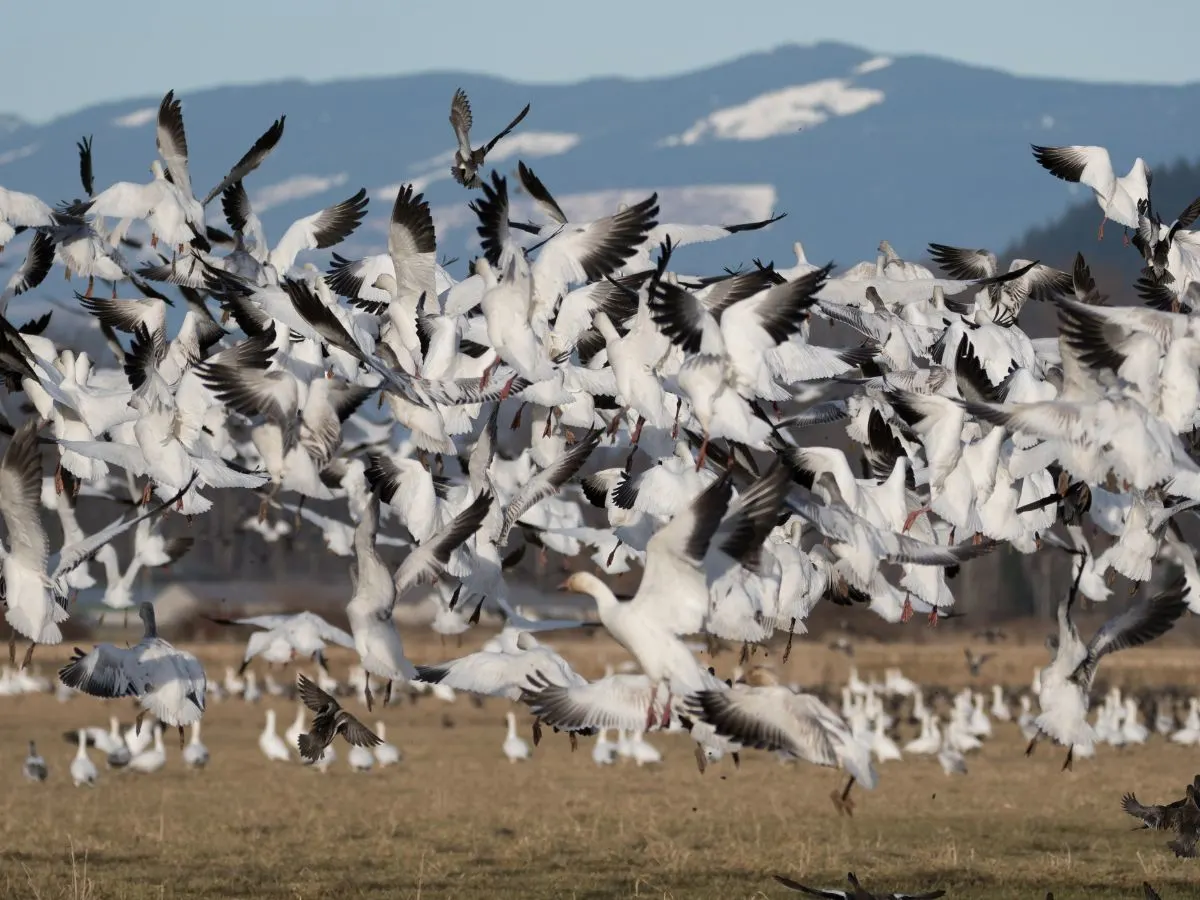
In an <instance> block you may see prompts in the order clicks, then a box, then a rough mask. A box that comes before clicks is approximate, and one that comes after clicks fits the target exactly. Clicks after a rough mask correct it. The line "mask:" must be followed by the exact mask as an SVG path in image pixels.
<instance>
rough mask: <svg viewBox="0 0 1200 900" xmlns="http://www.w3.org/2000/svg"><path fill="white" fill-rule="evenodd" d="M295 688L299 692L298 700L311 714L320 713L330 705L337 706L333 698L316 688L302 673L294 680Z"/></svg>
mask: <svg viewBox="0 0 1200 900" xmlns="http://www.w3.org/2000/svg"><path fill="white" fill-rule="evenodd" d="M296 687H297V688H298V689H299V691H300V699H301V700H302V701H303V702H304V705H305V706H307V707H308V708H309V709H311V710H312V711H313V712H320V711H321V710H323V709H325V708H326V707H327V706H328V705H329V704H330V703H332V704H333V705H334V706H337V705H338V702H337V701H336V700H334V699H333V697H331V696H329V694H327V693H325V692H324V691H323V690H321V689H320V688H319V687H317V686H316V685H315V684H314V683H313V682H312V681H311V680H310V679H309V678H308V676H307V675H305V674H304V673H301V674H300V676H299V677H298V678H297V679H296Z"/></svg>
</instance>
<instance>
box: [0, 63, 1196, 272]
mask: <svg viewBox="0 0 1200 900" xmlns="http://www.w3.org/2000/svg"><path fill="white" fill-rule="evenodd" d="M460 85H461V86H463V87H465V88H466V89H467V91H468V92H469V94H470V97H471V101H472V105H473V107H474V112H475V121H476V126H477V127H476V129H475V134H474V138H475V140H476V142H477V143H478V142H482V141H484V140H487V139H488V138H490V137H491V135H492V134H494V133H495V130H498V129H499V128H500V127H502V126H503V125H504V124H505V123H507V122H508V120H509V119H510V118H511V117H512V116H513V115H514V114H515V113H516V112H517V111H518V110H519V109H520V108H521V107H522V106H523V105H524V104H525V103H527V102H528V103H531V104H532V110H531V112H530V114H529V116H528V117H527V118H526V119H525V121H524V122H523V123H522V124H521V125H520V126H519V127H518V129H517V131H516V132H515V133H514V134H513V135H512V136H511V137H510V138H509V139H507V140H506V141H505V142H503V143H502V144H500V145H498V146H497V147H496V149H495V150H494V151H493V153H492V155H491V158H490V160H489V161H490V162H493V163H495V164H496V165H497V166H499V167H500V168H501V170H502V171H504V172H510V171H512V170H514V169H515V168H516V162H517V158H521V159H523V160H525V161H526V162H527V163H528V164H530V165H531V166H532V167H533V168H534V170H535V171H536V172H537V174H538V175H539V176H540V177H541V179H542V180H543V181H544V182H545V183H546V185H547V186H548V187H549V188H550V189H551V190H552V191H553V192H554V193H555V195H556V196H557V197H558V198H559V200H560V202H561V205H562V206H563V207H564V208H565V209H566V211H567V212H568V214H569V215H571V216H572V217H581V218H588V217H594V216H598V215H602V214H605V213H608V212H611V211H614V209H615V207H616V204H617V203H618V202H619V201H621V200H631V199H640V198H642V197H644V196H645V195H647V194H648V193H650V192H651V191H658V192H659V198H660V204H661V207H662V215H663V217H664V220H667V221H687V222H720V223H732V222H737V221H743V220H748V219H759V218H764V217H766V216H768V215H769V214H771V213H772V212H780V211H786V212H787V213H788V214H789V217H788V218H787V219H785V220H784V221H783V222H781V223H780V224H779V225H776V226H773V227H772V228H771V229H770V230H769V231H766V232H762V233H758V234H753V235H748V236H738V237H735V238H732V239H730V240H729V241H727V242H724V243H722V244H721V245H718V247H719V249H718V247H714V248H712V249H711V250H700V249H696V248H693V249H692V251H691V252H692V253H706V254H709V255H708V256H706V257H704V258H703V259H702V260H701V258H700V257H684V258H683V260H682V262H683V263H684V264H687V263H688V261H689V259H690V260H693V261H698V262H700V264H703V265H707V266H709V267H717V266H719V265H723V264H736V263H738V262H744V261H746V259H747V258H748V257H750V256H761V257H763V258H774V259H775V260H777V261H778V262H780V263H781V264H782V263H786V262H788V261H790V259H791V258H792V249H791V248H792V242H793V241H794V240H797V239H800V240H802V241H803V242H804V244H805V248H806V250H807V253H808V255H809V256H810V257H811V258H812V259H814V260H826V259H834V260H836V261H838V262H839V263H841V264H843V265H848V264H850V263H853V262H855V261H857V260H860V259H865V258H873V257H874V254H875V248H876V245H877V243H878V242H879V240H880V239H882V238H887V239H888V240H890V241H891V242H892V244H893V245H894V246H895V247H896V248H897V250H898V251H899V252H900V253H901V254H903V255H905V256H909V257H911V258H919V257H920V256H921V255H922V253H923V250H924V247H925V245H926V244H927V243H928V242H929V241H939V242H945V243H956V244H962V245H970V246H981V247H1004V246H1007V245H1009V244H1011V243H1013V242H1014V241H1016V240H1017V239H1018V238H1019V237H1020V236H1021V235H1022V234H1024V233H1025V232H1026V231H1027V229H1029V228H1030V226H1032V225H1036V224H1039V223H1046V222H1049V221H1052V220H1053V219H1055V218H1056V217H1058V216H1060V215H1061V214H1062V213H1063V212H1064V211H1065V210H1066V209H1067V208H1068V207H1069V206H1070V205H1071V203H1072V202H1074V201H1080V200H1083V199H1084V198H1087V197H1089V196H1090V195H1089V194H1088V192H1087V189H1086V188H1083V189H1081V188H1078V187H1076V186H1070V185H1066V184H1064V183H1063V182H1060V181H1057V180H1055V179H1054V178H1052V177H1051V176H1050V175H1049V174H1048V173H1046V172H1044V171H1042V170H1041V169H1040V168H1039V167H1038V165H1037V164H1036V163H1035V162H1034V160H1033V159H1032V157H1031V154H1030V152H1029V144H1030V143H1039V144H1071V143H1087V144H1101V145H1105V146H1107V147H1108V148H1109V149H1110V151H1111V153H1112V156H1113V159H1114V160H1115V162H1116V165H1117V166H1118V167H1119V168H1122V170H1124V168H1127V167H1128V165H1129V164H1130V163H1131V162H1132V160H1133V157H1134V156H1135V155H1141V156H1143V157H1145V158H1146V159H1147V161H1148V162H1149V163H1150V164H1151V165H1152V166H1153V165H1156V164H1160V163H1163V162H1165V161H1168V160H1176V159H1178V158H1181V157H1185V156H1187V155H1189V154H1192V153H1194V151H1193V149H1192V148H1194V147H1195V146H1197V145H1200V140H1198V139H1200V85H1188V86H1183V87H1163V86H1125V85H1116V84H1108V85H1101V84H1083V83H1074V82H1070V81H1062V80H1050V79H1041V78H1024V77H1017V76H1013V75H1010V74H1006V73H1003V72H999V71H994V70H990V69H985V68H979V67H973V66H968V65H962V64H959V63H955V62H949V61H946V60H942V59H936V58H932V57H928V56H906V57H897V58H895V59H886V58H882V57H877V56H873V55H872V54H870V53H869V52H867V51H865V50H862V49H859V48H856V47H851V46H847V45H843V44H836V43H819V44H815V45H812V46H785V47H781V48H779V49H776V50H774V51H771V52H765V53H758V54H754V55H751V56H747V57H744V58H741V59H737V60H734V61H732V62H727V63H723V64H720V65H716V66H711V67H709V68H705V69H702V70H699V71H694V72H688V73H685V74H680V75H674V76H670V77H665V78H654V79H646V80H636V81H634V80H629V79H622V78H597V79H591V80H588V81H583V82H579V83H576V84H563V85H524V84H515V83H513V82H509V81H505V80H502V79H498V78H490V77H486V76H482V75H475V74H465V73H436V74H423V75H410V76H400V77H391V78H373V79H362V80H352V81H339V82H331V83H322V84H310V83H306V82H302V81H282V82H277V83H273V84H263V85H257V86H239V87H225V88H218V89H213V90H205V91H198V92H194V93H188V94H186V95H184V96H182V100H183V104H184V114H185V117H186V122H187V130H188V141H189V145H190V150H191V159H192V176H193V181H194V182H195V183H196V184H197V185H198V186H199V187H200V188H207V186H208V185H210V184H213V183H215V181H216V180H217V179H218V178H219V177H220V175H221V174H222V173H223V171H224V170H225V169H226V168H227V167H228V166H229V165H230V164H231V163H232V162H233V161H234V160H235V159H237V157H238V156H240V155H241V153H242V152H243V151H244V150H245V149H247V148H248V147H249V145H250V144H251V142H252V141H253V140H254V139H255V138H256V137H257V136H258V135H259V134H260V133H261V132H262V131H263V130H264V129H265V128H266V127H267V126H268V125H269V124H270V123H271V121H272V120H273V119H275V118H276V117H277V116H279V115H280V114H286V115H287V126H286V133H285V135H284V138H283V141H282V143H281V144H280V146H279V148H278V149H277V150H276V151H275V153H274V155H273V156H272V157H271V158H270V159H269V160H268V161H267V163H266V164H265V165H264V166H263V168H262V169H261V170H259V171H258V172H256V173H255V174H254V175H252V176H251V177H250V178H249V179H248V180H247V189H248V190H249V192H250V194H251V197H252V199H254V200H255V202H256V205H257V208H258V210H259V211H260V213H262V214H263V215H262V218H263V220H264V223H265V225H266V228H267V230H268V235H269V236H271V237H275V238H277V237H278V236H279V235H280V234H281V233H282V230H283V229H284V228H285V227H286V226H287V224H288V223H289V222H290V221H291V220H292V219H294V218H296V217H299V216H301V215H304V214H307V213H310V212H313V211H315V210H316V209H318V208H321V207H323V206H326V205H328V204H330V203H333V202H336V201H338V200H341V199H344V198H345V197H348V196H349V195H351V194H352V193H354V192H355V191H356V190H357V189H358V188H359V187H360V186H361V187H366V188H367V189H368V191H369V192H370V194H371V197H372V205H371V214H370V216H369V218H368V220H367V222H366V223H365V224H364V226H363V227H362V228H361V229H360V230H359V232H358V233H357V234H356V235H355V236H354V238H353V239H352V240H351V241H350V242H348V243H347V244H346V245H345V246H344V247H343V248H341V251H342V252H343V253H362V252H365V251H367V250H370V249H377V248H380V247H382V246H383V245H384V244H385V241H386V231H385V223H386V216H387V213H388V210H389V208H390V205H391V201H392V198H393V196H394V193H395V190H396V186H397V185H399V184H401V183H403V182H406V181H415V182H417V184H418V186H419V187H420V188H421V189H423V190H425V192H426V195H427V196H428V198H429V200H430V202H431V203H432V205H433V206H434V208H435V211H436V221H437V224H438V229H439V239H440V240H439V243H440V247H441V249H442V251H443V252H444V253H445V254H446V255H450V256H462V255H463V254H464V253H468V254H469V253H473V252H474V251H473V248H474V247H475V246H476V244H475V235H474V225H475V222H474V217H473V216H472V215H471V214H470V212H469V211H468V210H467V201H468V200H469V199H470V197H471V195H470V194H469V193H468V192H467V191H465V190H464V189H463V188H461V187H459V186H458V185H457V184H455V183H453V182H452V181H451V180H450V178H449V163H450V151H451V150H452V147H453V139H452V133H451V130H450V126H449V123H448V111H449V103H450V97H451V95H452V94H453V92H454V90H455V88H457V87H459V86H460ZM159 87H160V88H161V90H162V91H163V92H165V90H166V89H167V88H169V87H170V85H169V84H163V85H160V86H159ZM160 98H161V93H159V94H156V95H153V96H146V97H143V98H139V99H136V100H128V101H123V102H119V103H108V104H103V105H99V106H94V107H91V108H88V109H85V110H82V111H80V112H77V113H73V114H71V115H68V116H64V117H62V118H59V119H55V120H54V121H51V122H49V123H46V124H42V125H34V124H28V123H22V122H20V121H19V120H13V119H11V118H3V117H0V184H3V185H4V186H5V187H8V188H11V189H17V190H24V191H32V192H34V193H36V194H38V195H40V196H42V197H43V198H44V199H46V200H47V201H57V200H64V199H68V198H70V197H74V196H77V195H78V194H79V192H80V188H79V185H78V179H77V175H76V172H77V166H76V159H75V142H76V141H77V140H78V139H79V138H80V137H81V136H83V135H88V134H91V135H93V136H94V142H95V143H94V154H95V167H96V179H97V184H98V186H100V187H103V186H105V185H107V184H110V183H112V182H113V181H117V180H139V181H146V180H148V179H149V177H150V176H149V172H148V166H149V163H150V160H151V159H152V158H153V156H154V127H153V126H154V116H155V109H156V107H157V104H158V101H159V99H160ZM211 210H212V216H213V217H214V218H216V217H219V215H220V207H219V205H217V204H214V205H213V206H212V207H211ZM1165 212H1166V211H1165ZM1096 219H1097V222H1098V220H1099V217H1098V211H1097V216H1096ZM217 224H221V223H220V222H217ZM463 265H464V264H463V263H460V264H459V266H460V268H459V269H458V270H457V271H456V272H455V274H461V271H462V269H461V267H462V266H463Z"/></svg>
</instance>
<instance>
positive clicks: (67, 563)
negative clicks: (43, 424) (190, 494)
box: [0, 418, 195, 668]
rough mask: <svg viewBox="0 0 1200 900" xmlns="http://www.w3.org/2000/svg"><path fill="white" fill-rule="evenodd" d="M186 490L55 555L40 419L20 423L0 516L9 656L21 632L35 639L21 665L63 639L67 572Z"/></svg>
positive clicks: (2, 463) (0, 478) (6, 463)
mask: <svg viewBox="0 0 1200 900" xmlns="http://www.w3.org/2000/svg"><path fill="white" fill-rule="evenodd" d="M194 480H195V479H194V478H193V481H194ZM190 485H191V482H189V483H188V486H189V487H190ZM186 491H187V488H185V489H184V491H181V492H180V493H179V494H177V495H176V496H175V497H172V498H170V499H169V500H168V501H167V502H166V503H163V504H162V505H160V506H157V507H154V508H152V509H149V510H147V511H146V512H144V513H142V514H141V515H139V516H136V517H133V518H128V519H127V518H124V517H122V518H120V519H118V520H117V521H115V522H113V523H112V524H111V525H109V526H108V527H106V528H104V529H102V530H100V531H98V532H96V533H95V534H92V535H88V536H87V537H83V538H82V539H80V540H77V541H72V542H70V543H65V544H63V546H62V547H61V548H60V549H59V551H58V553H57V554H55V555H54V556H53V557H51V556H50V553H49V540H48V538H47V536H46V530H45V527H44V526H43V524H42V517H41V498H42V455H41V449H40V445H39V438H38V421H37V419H36V418H32V419H29V420H28V421H26V422H25V424H23V425H22V426H21V427H20V428H18V429H17V431H16V434H14V435H13V438H12V440H11V441H10V442H9V444H8V447H6V448H5V450H4V456H3V458H0V516H2V517H3V519H4V524H5V526H6V527H7V529H8V546H7V547H6V548H5V552H4V555H3V564H2V571H3V578H4V585H5V590H4V603H5V606H6V607H7V609H6V612H5V619H7V621H8V624H9V625H11V626H12V628H13V636H12V639H11V641H10V643H9V655H10V657H11V658H13V659H14V660H15V655H16V635H17V634H20V635H23V636H24V637H26V638H28V639H29V640H30V645H29V649H28V650H27V651H26V653H25V660H24V662H23V663H22V668H24V667H25V666H27V665H28V664H29V661H30V659H31V658H32V656H33V648H34V646H36V645H37V644H57V643H59V642H61V641H62V631H61V629H60V627H59V626H60V625H61V624H62V623H63V622H65V621H66V620H67V618H68V617H69V613H68V612H67V596H68V593H69V591H68V586H67V583H66V578H67V576H68V575H69V574H70V573H71V572H72V571H73V570H74V569H76V568H77V567H79V566H80V565H82V564H83V563H85V562H87V561H88V560H90V559H91V558H92V557H94V556H95V555H96V554H97V553H98V552H99V551H100V549H101V548H102V547H104V546H106V545H107V544H108V543H109V542H110V541H112V540H113V538H115V537H117V536H118V535H120V534H121V533H123V532H125V531H127V530H128V529H129V528H131V527H133V526H135V525H137V524H138V523H139V522H140V521H142V520H143V519H147V518H149V517H151V516H156V515H159V514H161V513H162V512H163V511H165V510H166V509H168V508H169V507H170V505H171V504H172V503H174V502H176V501H177V500H179V499H180V498H181V497H182V496H183V494H184V493H186Z"/></svg>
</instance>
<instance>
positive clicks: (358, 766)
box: [346, 745, 378, 772]
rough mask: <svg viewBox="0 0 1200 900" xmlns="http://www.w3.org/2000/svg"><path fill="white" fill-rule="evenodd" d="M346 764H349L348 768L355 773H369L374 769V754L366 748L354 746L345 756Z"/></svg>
mask: <svg viewBox="0 0 1200 900" xmlns="http://www.w3.org/2000/svg"><path fill="white" fill-rule="evenodd" d="M376 749H378V748H376ZM346 762H348V763H349V764H350V768H351V769H352V770H354V771H355V772H370V771H371V769H373V768H374V767H375V754H374V753H372V752H371V751H370V749H368V748H367V747H359V746H357V745H355V746H352V747H351V748H350V752H349V753H348V754H346Z"/></svg>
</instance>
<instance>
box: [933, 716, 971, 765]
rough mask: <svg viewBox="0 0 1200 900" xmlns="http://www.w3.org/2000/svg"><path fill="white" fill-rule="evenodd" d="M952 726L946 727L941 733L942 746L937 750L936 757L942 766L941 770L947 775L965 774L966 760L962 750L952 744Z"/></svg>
mask: <svg viewBox="0 0 1200 900" xmlns="http://www.w3.org/2000/svg"><path fill="white" fill-rule="evenodd" d="M951 731H952V728H947V729H946V731H945V733H944V734H943V735H942V746H941V749H940V750H938V755H937V759H938V762H939V763H940V764H941V766H942V771H943V772H945V773H946V774H947V775H966V774H967V760H966V757H964V756H963V755H962V751H961V750H959V749H958V748H956V747H955V746H954V738H953V736H952V735H951V733H950V732H951Z"/></svg>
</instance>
